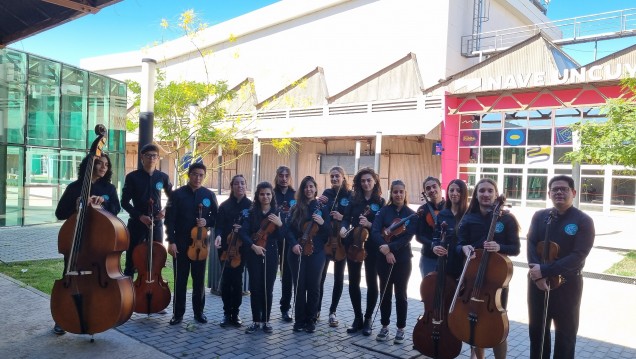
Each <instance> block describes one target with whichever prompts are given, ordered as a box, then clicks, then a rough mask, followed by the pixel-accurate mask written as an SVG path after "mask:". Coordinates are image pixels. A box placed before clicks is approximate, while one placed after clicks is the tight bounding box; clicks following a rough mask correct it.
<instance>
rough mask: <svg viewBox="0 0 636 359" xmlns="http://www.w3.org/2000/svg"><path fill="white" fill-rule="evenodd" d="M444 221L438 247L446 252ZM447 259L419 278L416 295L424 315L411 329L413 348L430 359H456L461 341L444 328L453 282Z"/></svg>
mask: <svg viewBox="0 0 636 359" xmlns="http://www.w3.org/2000/svg"><path fill="white" fill-rule="evenodd" d="M447 227H448V225H447V224H446V222H442V224H441V228H442V230H441V245H442V246H443V247H444V248H446V250H448V242H447V241H446V228H447ZM447 260H448V256H440V257H438V258H437V271H436V272H432V273H429V274H428V275H426V276H425V277H424V278H423V279H422V283H421V284H420V295H421V296H422V302H424V309H425V312H424V314H423V315H422V316H420V317H419V318H418V319H417V323H416V324H415V327H414V328H413V348H415V349H416V350H418V351H419V352H420V353H422V354H424V355H426V356H427V357H431V358H443V359H446V358H456V357H457V356H459V353H460V352H461V350H462V341H461V340H459V339H457V338H456V337H455V336H454V335H453V334H452V333H451V331H450V329H449V327H448V320H447V319H448V318H447V316H448V310H449V307H450V304H451V299H452V298H453V293H454V292H455V287H456V285H455V280H454V279H453V277H451V276H450V275H448V274H446V263H447Z"/></svg>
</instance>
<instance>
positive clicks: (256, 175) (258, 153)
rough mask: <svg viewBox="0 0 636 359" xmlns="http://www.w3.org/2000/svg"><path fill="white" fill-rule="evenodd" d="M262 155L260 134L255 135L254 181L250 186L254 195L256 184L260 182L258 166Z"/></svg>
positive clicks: (253, 154) (253, 156) (253, 151)
mask: <svg viewBox="0 0 636 359" xmlns="http://www.w3.org/2000/svg"><path fill="white" fill-rule="evenodd" d="M260 157H261V143H260V141H259V140H258V136H254V147H253V149H252V183H251V186H250V191H251V192H252V195H253V194H254V192H255V191H256V185H257V184H258V183H257V182H258V178H259V173H258V168H259V161H260Z"/></svg>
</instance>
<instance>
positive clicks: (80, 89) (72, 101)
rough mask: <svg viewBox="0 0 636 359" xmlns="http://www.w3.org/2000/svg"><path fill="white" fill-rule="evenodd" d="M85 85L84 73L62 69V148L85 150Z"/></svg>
mask: <svg viewBox="0 0 636 359" xmlns="http://www.w3.org/2000/svg"><path fill="white" fill-rule="evenodd" d="M87 83H88V73H87V72H86V71H82V70H79V69H76V68H72V67H68V66H64V67H63V68H62V113H61V118H60V122H61V133H60V135H61V139H62V147H66V148H76V149H85V148H86V119H87V114H88V111H87V108H86V105H87V103H86V99H87V91H86V84H87Z"/></svg>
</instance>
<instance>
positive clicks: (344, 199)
mask: <svg viewBox="0 0 636 359" xmlns="http://www.w3.org/2000/svg"><path fill="white" fill-rule="evenodd" d="M340 205H341V206H343V207H346V206H348V205H349V198H343V199H341V200H340Z"/></svg>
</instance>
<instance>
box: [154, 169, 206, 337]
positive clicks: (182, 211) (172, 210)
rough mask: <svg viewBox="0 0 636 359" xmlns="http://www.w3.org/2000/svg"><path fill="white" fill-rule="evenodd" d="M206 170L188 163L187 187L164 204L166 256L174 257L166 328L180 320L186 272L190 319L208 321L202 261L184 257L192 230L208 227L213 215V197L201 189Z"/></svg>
mask: <svg viewBox="0 0 636 359" xmlns="http://www.w3.org/2000/svg"><path fill="white" fill-rule="evenodd" d="M206 171H207V169H206V167H205V165H203V164H202V163H193V164H191V165H190V167H189V168H188V184H187V185H185V186H181V187H179V189H177V190H176V191H174V192H172V194H171V195H170V199H169V200H168V204H167V205H166V234H167V237H168V243H170V245H169V246H168V253H169V254H170V255H171V256H172V257H173V258H174V259H173V268H174V273H175V278H174V281H175V295H174V296H175V300H174V303H173V310H174V312H173V317H172V319H171V320H170V325H175V324H179V323H181V321H182V320H183V314H184V313H185V300H186V291H187V286H188V276H189V274H190V271H192V311H193V312H194V320H196V321H197V322H199V323H207V322H208V319H207V318H206V316H205V314H203V307H204V306H205V291H204V278H205V263H206V260H205V259H204V260H191V259H190V258H189V257H188V247H189V246H190V244H191V242H192V240H191V238H190V232H191V230H192V228H193V227H195V226H196V227H206V226H212V225H213V224H214V219H215V218H216V215H217V210H218V205H217V202H216V196H215V195H214V193H212V191H210V190H209V189H207V188H205V187H203V186H202V184H203V179H204V178H205V174H206ZM199 205H201V207H199ZM206 259H207V258H206Z"/></svg>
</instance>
